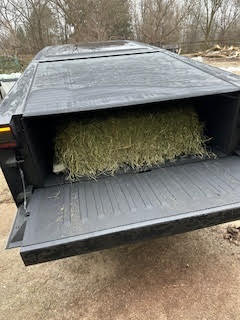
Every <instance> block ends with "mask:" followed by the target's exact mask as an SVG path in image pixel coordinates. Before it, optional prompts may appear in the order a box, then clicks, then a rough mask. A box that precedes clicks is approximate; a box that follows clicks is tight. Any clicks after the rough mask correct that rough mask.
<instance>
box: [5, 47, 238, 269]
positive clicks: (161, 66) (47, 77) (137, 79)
mask: <svg viewBox="0 0 240 320" xmlns="http://www.w3.org/2000/svg"><path fill="white" fill-rule="evenodd" d="M172 101H180V102H182V103H183V104H184V103H185V102H189V101H192V102H193V103H194V105H196V106H199V108H197V110H198V111H199V116H200V117H201V119H202V120H204V122H205V130H206V134H207V135H208V136H210V137H213V139H212V143H213V144H214V145H213V147H214V148H215V149H216V150H217V151H216V155H217V156H216V157H215V158H214V159H208V160H207V159H202V160H199V159H198V160H196V159H192V160H191V159H190V160H189V159H187V160H186V161H185V162H184V161H180V162H179V163H178V162H175V163H174V164H173V165H167V166H164V167H163V166H162V167H159V168H154V169H153V170H147V171H146V172H138V173H126V174H119V175H116V176H108V177H104V178H100V179H98V180H97V181H87V180H85V181H78V182H75V183H70V182H68V181H67V180H66V179H64V176H63V175H56V174H54V173H53V170H52V167H53V140H54V136H55V131H56V123H57V121H58V120H59V119H62V121H64V120H65V119H68V118H69V117H71V116H72V115H73V114H74V115H75V116H76V115H77V116H79V117H81V116H83V115H84V114H86V113H88V114H90V115H91V114H92V115H93V114H95V113H101V112H102V111H103V110H104V112H106V111H107V110H111V112H113V111H114V109H116V108H123V109H124V108H125V109H126V108H127V109H129V108H131V110H134V108H138V109H139V107H141V108H143V109H146V108H148V107H149V106H150V105H153V104H154V105H155V106H156V107H157V108H159V110H160V109H161V106H163V105H164V104H165V103H167V102H168V103H169V102H172ZM239 107H240V77H239V76H237V75H233V74H231V73H228V72H225V71H223V70H220V69H217V68H213V67H210V66H207V65H205V64H202V63H199V62H197V61H193V60H191V59H188V58H185V57H182V56H178V55H176V54H174V53H171V52H169V51H166V50H164V49H160V48H156V47H153V46H150V45H145V44H141V43H136V42H131V41H110V42H102V43H88V44H80V45H62V46H54V47H47V48H45V49H43V50H42V51H41V52H40V53H38V54H37V56H36V57H35V58H34V60H33V61H32V62H31V63H30V65H29V66H28V68H27V69H26V71H25V72H24V73H23V75H22V76H21V78H20V79H19V80H18V81H17V83H16V84H15V86H14V87H13V88H12V90H11V91H10V93H9V94H8V95H7V97H6V98H5V99H4V101H3V102H2V104H1V107H0V163H1V168H2V171H3V173H4V176H5V178H6V181H7V183H8V186H9V189H10V191H11V193H12V196H13V198H14V200H15V202H16V205H17V207H18V211H17V215H16V219H15V222H14V224H13V227H12V231H11V233H10V236H9V240H8V244H7V248H14V247H20V248H21V249H20V254H21V257H22V259H23V261H24V263H25V265H31V264H36V263H40V262H45V261H50V260H54V259H59V258H64V257H69V256H73V255H78V254H82V253H87V252H91V251H94V250H100V249H104V248H110V247H113V246H117V245H121V244H124V243H129V242H134V241H138V240H143V239H147V238H152V237H159V236H165V235H172V234H176V233H181V232H187V231H190V230H195V229H198V228H203V227H208V226H212V225H215V224H219V223H224V222H227V221H233V220H236V219H239V218H240V151H239V150H240V109H239Z"/></svg>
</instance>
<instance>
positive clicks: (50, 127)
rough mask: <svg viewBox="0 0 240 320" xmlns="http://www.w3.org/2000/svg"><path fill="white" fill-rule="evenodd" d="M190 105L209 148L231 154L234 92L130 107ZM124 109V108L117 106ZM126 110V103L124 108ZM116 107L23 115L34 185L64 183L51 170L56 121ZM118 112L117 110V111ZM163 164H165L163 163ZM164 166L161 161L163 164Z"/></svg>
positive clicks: (234, 125) (236, 116)
mask: <svg viewBox="0 0 240 320" xmlns="http://www.w3.org/2000/svg"><path fill="white" fill-rule="evenodd" d="M176 105H177V106H186V105H191V106H193V107H194V109H195V110H196V112H197V113H198V116H199V119H200V121H201V122H203V123H204V127H205V132H204V134H205V135H206V136H207V137H209V138H211V140H210V142H209V143H208V146H209V150H210V151H213V152H214V153H215V154H216V156H217V157H218V156H219V157H223V156H227V155H231V154H232V153H233V151H234V150H235V149H236V148H237V145H238V142H239V141H238V139H239V138H238V131H239V128H238V124H239V122H240V120H239V119H240V115H239V105H238V101H237V100H236V99H235V98H234V94H232V95H229V96H226V95H216V96H209V97H200V98H192V99H184V100H181V101H171V102H162V103H153V104H147V105H142V106H134V107H132V108H131V110H132V111H133V112H134V111H135V112H141V111H144V110H145V111H146V110H147V111H148V112H149V113H151V112H153V111H154V112H157V111H158V110H159V111H161V110H162V109H164V108H171V107H173V106H176ZM121 110H122V112H124V110H125V109H124V108H122V109H121ZM127 110H129V107H128V108H127ZM117 111H118V112H119V110H107V111H106V110H101V111H98V112H97V111H95V112H94V111H92V112H90V113H89V112H84V113H75V114H68V115H56V116H54V115H51V116H48V117H26V118H24V119H23V125H24V129H25V132H26V135H27V139H28V145H29V147H30V150H31V151H32V152H31V153H32V157H33V161H34V160H35V162H36V163H38V167H39V169H38V171H37V172H35V175H37V176H38V177H39V178H38V181H39V184H38V185H37V186H36V187H41V186H48V185H53V184H59V183H68V182H69V181H67V179H65V177H64V176H63V175H61V174H60V175H55V174H53V161H54V143H55V141H54V139H55V136H56V128H57V126H58V125H59V123H62V122H67V121H68V120H69V119H71V118H73V117H74V119H78V118H79V119H82V118H84V117H90V118H91V117H95V118H97V117H98V116H99V117H100V116H102V113H111V114H113V115H114V114H115V113H116V112H117ZM120 112H121V111H120ZM199 160H201V159H195V160H194V159H188V160H186V162H189V161H190V162H193V161H199ZM178 163H179V164H181V163H182V161H181V160H179V161H176V162H174V163H173V164H174V165H177V164H178ZM166 165H169V163H167V164H166ZM163 166H164V165H163Z"/></svg>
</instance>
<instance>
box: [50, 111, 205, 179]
mask: <svg viewBox="0 0 240 320" xmlns="http://www.w3.org/2000/svg"><path fill="white" fill-rule="evenodd" d="M205 141H206V137H204V134H203V124H202V123H200V121H199V119H198V115H197V113H196V112H195V111H194V108H192V107H186V108H179V107H178V108H176V107H175V108H171V109H167V110H165V111H162V112H157V113H146V112H137V113H132V112H124V113H121V114H118V115H117V116H109V117H105V118H100V119H99V118H94V119H91V120H72V121H70V122H69V123H67V124H64V125H63V126H60V128H58V132H57V135H56V140H55V155H56V159H57V162H58V163H61V164H63V165H64V167H65V168H66V171H67V173H68V175H69V178H70V179H71V180H75V179H78V178H80V177H89V178H94V179H96V177H97V176H99V175H101V174H110V175H113V174H115V173H116V172H117V171H119V170H127V168H132V169H139V168H142V167H151V166H156V165H160V164H163V163H164V162H165V161H168V160H171V161H172V160H175V159H176V158H177V157H179V156H183V155H195V156H199V157H203V156H204V155H206V154H207V150H206V147H205Z"/></svg>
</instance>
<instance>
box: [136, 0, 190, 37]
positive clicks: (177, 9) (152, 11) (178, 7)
mask: <svg viewBox="0 0 240 320" xmlns="http://www.w3.org/2000/svg"><path fill="white" fill-rule="evenodd" d="M190 8H191V1H189V0H184V1H181V2H180V1H176V0H141V2H140V8H137V11H135V30H136V34H137V38H138V39H139V40H143V41H146V42H150V43H157V42H159V43H166V42H172V41H177V40H178V39H179V37H180V31H181V28H182V25H183V22H184V20H185V19H186V17H187V15H188V13H189V11H190Z"/></svg>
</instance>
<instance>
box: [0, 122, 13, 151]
mask: <svg viewBox="0 0 240 320" xmlns="http://www.w3.org/2000/svg"><path fill="white" fill-rule="evenodd" d="M16 146H17V144H16V141H15V139H14V136H13V133H12V130H11V128H10V127H9V126H3V127H0V149H11V148H15V147H16Z"/></svg>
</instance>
